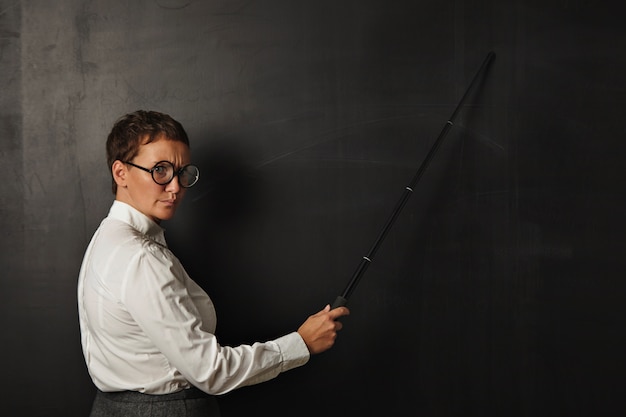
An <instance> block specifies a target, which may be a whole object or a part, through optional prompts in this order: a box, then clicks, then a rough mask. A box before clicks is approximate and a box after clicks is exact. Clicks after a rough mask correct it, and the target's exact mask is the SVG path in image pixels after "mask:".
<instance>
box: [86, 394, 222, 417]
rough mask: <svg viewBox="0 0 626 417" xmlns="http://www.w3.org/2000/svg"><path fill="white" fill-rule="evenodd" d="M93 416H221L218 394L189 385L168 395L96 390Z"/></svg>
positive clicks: (92, 410)
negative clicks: (216, 395) (213, 394)
mask: <svg viewBox="0 0 626 417" xmlns="http://www.w3.org/2000/svg"><path fill="white" fill-rule="evenodd" d="M89 416H90V417H196V416H198V417H200V416H202V417H219V416H220V410H219V407H218V404H217V400H216V399H215V397H213V396H211V395H209V394H206V393H205V392H203V391H201V390H199V389H197V388H195V387H194V388H190V389H185V390H182V391H178V392H175V393H172V394H165V395H150V394H142V393H140V392H134V391H123V392H102V391H100V390H98V391H97V392H96V398H95V399H94V401H93V406H92V408H91V414H89Z"/></svg>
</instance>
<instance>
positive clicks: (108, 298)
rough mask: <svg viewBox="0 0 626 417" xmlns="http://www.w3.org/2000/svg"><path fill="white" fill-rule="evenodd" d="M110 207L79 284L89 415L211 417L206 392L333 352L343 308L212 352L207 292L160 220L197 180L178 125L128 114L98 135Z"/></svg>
mask: <svg viewBox="0 0 626 417" xmlns="http://www.w3.org/2000/svg"><path fill="white" fill-rule="evenodd" d="M106 148H107V162H108V165H109V168H110V171H111V175H112V178H113V182H112V184H113V193H114V195H115V200H114V202H113V205H112V206H111V209H110V211H109V214H108V216H107V217H106V218H105V219H104V220H103V221H102V223H101V224H100V226H99V227H98V229H97V230H96V232H95V233H94V236H93V237H92V239H91V242H90V244H89V246H88V248H87V250H86V253H85V257H84V259H83V263H82V266H81V270H80V275H79V281H78V311H79V321H80V330H81V343H82V349H83V354H84V356H85V361H86V364H87V368H88V371H89V374H90V376H91V378H92V380H93V382H94V384H95V385H96V387H97V393H96V398H95V400H94V404H93V407H92V411H91V416H92V417H102V416H124V417H129V416H154V415H163V416H170V417H172V416H174V417H175V416H196V415H198V416H200V415H202V416H213V415H219V409H218V407H217V403H216V401H215V399H214V397H213V395H218V394H224V393H226V392H229V391H231V390H233V389H236V388H239V387H242V386H246V385H252V384H257V383H260V382H263V381H267V380H269V379H272V378H274V377H276V376H278V375H279V374H280V373H281V372H285V371H287V370H290V369H293V368H295V367H298V366H302V365H304V364H305V363H306V362H307V361H308V359H309V357H310V355H311V354H317V353H321V352H323V351H325V350H327V349H329V348H330V347H332V345H333V343H334V341H335V338H336V336H337V331H339V330H340V329H341V327H342V324H341V322H340V321H338V320H337V319H338V318H339V317H341V316H344V315H347V314H349V311H348V309H347V308H345V307H339V308H336V309H332V310H331V309H330V307H329V306H326V307H325V308H324V309H323V310H321V311H319V312H317V313H316V314H313V315H311V316H310V317H309V318H308V319H307V320H305V321H304V323H303V324H302V325H301V326H300V327H299V328H298V330H297V331H294V332H291V333H288V334H286V335H284V336H283V337H280V338H278V339H276V340H271V341H267V342H264V343H254V344H252V345H241V346H237V347H228V346H221V345H220V344H219V342H218V340H217V338H216V337H215V335H214V332H215V326H216V315H215V310H214V308H213V303H212V302H211V299H210V298H209V296H208V295H207V294H206V293H205V292H204V291H203V290H202V289H201V288H200V287H199V286H198V285H197V284H196V283H195V282H194V281H193V280H192V279H191V278H190V277H189V276H188V275H187V273H186V272H185V270H184V268H183V266H182V265H181V264H180V262H179V260H178V259H177V258H176V257H175V256H174V254H173V253H172V252H171V251H170V250H169V249H168V248H167V244H166V242H165V238H164V234H163V229H162V228H161V227H160V225H159V224H160V222H161V221H162V220H167V219H170V218H172V216H174V213H175V211H176V208H177V207H178V205H179V204H180V202H181V201H182V199H183V197H184V195H185V191H186V189H187V188H189V187H191V186H193V185H194V184H195V183H196V181H197V180H198V176H199V171H198V168H197V167H195V166H194V165H191V164H190V161H191V159H190V151H189V140H188V137H187V134H186V132H185V130H184V128H183V127H182V125H181V124H180V123H179V122H177V121H176V120H174V119H173V118H171V117H170V116H168V115H166V114H162V113H159V112H154V111H137V112H134V113H130V114H127V115H125V116H124V117H122V118H121V119H119V120H118V121H117V122H116V123H115V125H114V126H113V129H112V130H111V133H110V134H109V136H108V139H107V145H106Z"/></svg>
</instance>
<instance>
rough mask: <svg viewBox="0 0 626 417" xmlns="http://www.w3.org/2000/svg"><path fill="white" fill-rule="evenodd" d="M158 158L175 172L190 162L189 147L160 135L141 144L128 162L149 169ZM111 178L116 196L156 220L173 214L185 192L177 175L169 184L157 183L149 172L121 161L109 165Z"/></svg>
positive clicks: (164, 218)
mask: <svg viewBox="0 0 626 417" xmlns="http://www.w3.org/2000/svg"><path fill="white" fill-rule="evenodd" d="M161 161H169V162H171V163H172V165H174V170H175V172H178V170H179V169H180V168H182V167H183V166H185V165H187V164H189V163H190V153H189V147H188V146H187V145H185V144H184V143H182V142H178V141H173V140H169V139H167V138H166V137H164V136H161V137H158V138H157V139H156V140H154V141H153V142H151V143H148V144H144V145H141V146H140V147H139V153H138V154H137V156H135V158H134V159H133V160H132V161H129V162H132V163H133V164H135V165H139V166H141V167H144V168H147V169H151V168H152V167H154V166H155V165H156V164H157V163H158V162H161ZM113 177H114V178H116V181H117V184H118V187H117V190H118V191H117V194H116V199H117V200H120V201H122V202H124V203H127V204H129V205H131V206H132V207H134V208H135V209H137V210H139V211H140V212H142V213H143V214H145V215H146V216H148V217H150V218H151V219H152V220H154V221H155V222H157V223H159V222H160V221H161V220H168V219H171V218H172V217H173V216H174V213H175V211H176V208H177V207H178V205H179V204H180V202H181V200H182V198H183V196H184V195H185V191H186V189H185V188H183V187H181V186H180V184H179V182H178V177H177V176H174V179H172V181H171V182H170V183H169V184H165V185H159V184H157V183H156V182H154V180H153V179H152V175H151V174H150V173H149V172H146V171H143V170H141V169H139V168H136V167H133V166H131V165H128V164H124V163H123V162H122V161H115V163H114V164H113ZM118 178H119V181H118Z"/></svg>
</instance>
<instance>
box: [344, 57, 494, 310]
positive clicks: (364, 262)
mask: <svg viewBox="0 0 626 417" xmlns="http://www.w3.org/2000/svg"><path fill="white" fill-rule="evenodd" d="M494 57H495V54H494V53H493V52H489V53H488V54H487V57H486V58H485V60H484V61H483V63H482V65H481V67H480V69H479V70H478V72H477V73H476V75H475V76H474V79H472V82H471V83H470V85H469V87H468V88H467V90H466V91H465V94H463V97H462V98H461V101H459V104H458V105H457V106H456V108H455V109H454V112H452V115H451V116H450V118H449V119H448V121H447V122H446V124H445V126H444V127H443V129H442V131H441V133H439V136H438V137H437V140H436V141H435V143H434V144H433V146H432V148H430V151H428V154H427V155H426V158H425V159H424V162H422V165H421V166H420V167H419V169H418V170H417V173H415V176H414V177H413V179H412V180H411V182H410V183H409V185H407V186H406V188H405V189H404V193H403V194H402V197H400V200H399V201H398V204H397V205H396V208H395V209H394V210H393V212H392V213H391V216H390V217H389V220H387V224H385V227H383V229H382V231H381V232H380V234H379V235H378V238H377V239H376V241H375V242H374V244H373V245H372V248H371V249H370V250H369V252H368V253H367V255H365V256H364V257H363V259H361V263H360V264H359V266H358V267H357V269H356V271H355V272H354V274H353V275H352V278H351V279H350V282H349V283H348V285H347V286H346V289H345V290H343V293H342V294H341V295H338V296H337V298H336V299H335V301H334V302H333V304H332V308H336V307H340V306H344V305H346V304H347V302H348V298H350V295H351V294H352V292H353V291H354V289H355V288H356V286H357V284H358V283H359V281H360V279H361V277H362V276H363V274H364V273H365V270H366V269H367V267H368V266H369V264H370V263H372V258H373V257H374V254H375V253H376V251H377V250H378V247H379V246H380V244H381V243H382V241H383V239H384V238H385V236H386V235H387V232H389V229H391V226H392V225H393V223H394V222H395V220H396V218H397V217H398V214H400V211H401V210H402V208H403V207H404V205H405V204H406V202H407V200H408V199H409V197H410V196H411V193H413V188H415V185H416V184H417V182H418V181H419V179H420V178H421V177H422V175H423V174H424V171H426V168H427V167H428V164H429V163H430V160H431V159H433V156H434V155H435V152H436V151H437V149H438V148H439V145H441V143H442V142H443V139H444V138H445V136H446V134H447V133H448V130H450V128H451V127H452V125H453V121H454V118H455V117H456V114H457V113H458V112H459V110H460V108H461V106H462V105H463V103H464V101H465V99H466V98H467V96H468V95H469V93H470V91H471V90H472V88H473V87H474V84H476V81H477V80H478V79H479V78H480V76H481V75H482V74H483V73H484V72H485V71H486V70H487V68H488V67H489V64H490V63H491V61H492V60H493V58H494Z"/></svg>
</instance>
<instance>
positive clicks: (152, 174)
mask: <svg viewBox="0 0 626 417" xmlns="http://www.w3.org/2000/svg"><path fill="white" fill-rule="evenodd" d="M163 162H166V163H168V164H170V165H171V166H172V168H174V174H173V175H172V178H170V180H169V181H168V182H166V183H164V184H161V183H158V182H157V180H156V179H154V170H155V169H157V167H158V166H159V164H160V163H163ZM124 163H125V164H128V165H131V166H134V167H135V168H139V169H141V170H143V171H146V172H149V173H150V176H151V177H152V181H154V182H155V184H158V185H167V184H169V183H170V182H172V181H173V180H174V177H178V184H180V186H181V187H183V188H191V187H193V186H194V185H196V183H197V182H198V179H199V178H200V170H199V169H198V167H197V166H195V165H193V164H187V165H185V166H183V167H182V168H180V169H179V170H178V171H176V168H175V167H174V164H172V163H171V162H170V161H165V160H163V161H159V162H157V163H156V164H154V166H153V167H152V168H144V167H142V166H140V165H137V164H134V163H132V162H130V161H124ZM190 166H192V167H194V168H196V171H198V175H196V180H195V181H194V182H193V184H191V185H183V184H181V182H180V174H182V173H183V171H184V170H185V169H186V168H187V167H190Z"/></svg>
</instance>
